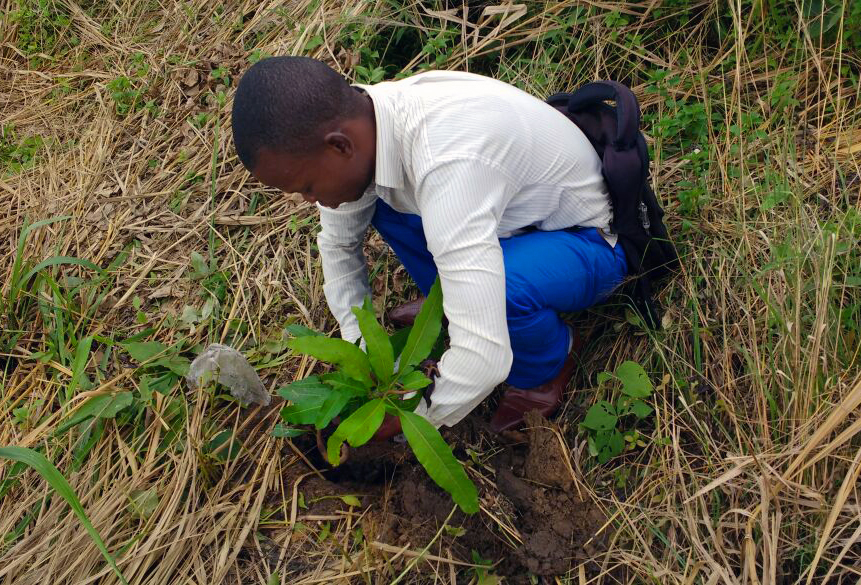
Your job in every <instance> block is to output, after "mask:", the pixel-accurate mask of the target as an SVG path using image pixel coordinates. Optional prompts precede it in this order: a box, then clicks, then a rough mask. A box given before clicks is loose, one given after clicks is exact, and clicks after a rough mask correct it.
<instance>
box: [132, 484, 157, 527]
mask: <svg viewBox="0 0 861 585" xmlns="http://www.w3.org/2000/svg"><path fill="white" fill-rule="evenodd" d="M129 508H130V509H131V513H132V515H133V516H136V517H137V518H139V519H141V520H149V518H150V516H152V515H153V513H154V512H155V511H156V508H158V493H157V492H156V491H155V488H149V489H148V490H134V491H132V493H130V494H129Z"/></svg>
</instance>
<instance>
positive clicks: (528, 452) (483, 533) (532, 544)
mask: <svg viewBox="0 0 861 585" xmlns="http://www.w3.org/2000/svg"><path fill="white" fill-rule="evenodd" d="M527 426H528V427H529V430H528V431H527V433H526V434H523V435H522V438H523V440H522V441H518V442H515V443H514V444H510V445H504V446H503V447H502V450H501V451H500V452H499V453H498V454H497V455H496V456H495V457H494V458H493V459H492V461H491V467H492V469H493V471H495V478H493V477H490V479H493V480H495V483H496V489H494V488H493V486H492V485H490V484H487V483H485V484H483V485H479V491H480V493H479V498H480V501H481V503H482V506H483V507H485V508H486V509H489V510H491V511H492V513H493V514H494V516H496V517H498V518H499V517H504V518H506V519H507V520H508V524H509V525H510V526H512V527H514V528H515V529H516V530H517V531H518V532H519V534H520V539H521V540H522V544H519V545H517V544H516V543H515V545H512V544H511V542H512V539H511V538H510V537H509V538H508V539H506V538H505V535H504V534H503V532H502V529H501V528H500V527H499V526H498V525H497V524H496V522H494V521H493V519H492V518H490V517H489V516H488V515H487V514H484V513H482V512H479V513H478V514H475V515H473V516H467V515H465V514H463V513H461V512H460V510H455V512H454V513H453V515H452V517H451V519H450V520H449V523H448V526H449V529H448V530H444V531H443V532H442V534H441V535H440V537H439V539H438V540H437V541H436V543H435V544H434V546H433V547H432V550H431V552H432V553H433V554H439V552H441V551H447V550H451V552H452V554H453V555H455V556H456V557H458V558H461V559H470V558H471V551H473V550H474V551H476V552H478V553H479V554H480V555H481V556H482V557H483V558H485V559H492V560H493V561H494V562H497V564H496V566H495V567H494V568H493V572H495V573H496V574H499V575H503V576H506V577H508V580H507V582H509V583H515V584H517V583H524V584H525V583H529V578H528V575H527V572H529V573H532V574H533V575H542V576H551V575H563V574H565V573H567V572H568V571H569V570H571V569H572V568H576V567H577V565H578V564H579V563H581V562H583V561H584V560H585V559H587V558H590V557H593V556H594V555H595V553H596V552H599V551H600V550H602V549H603V547H604V543H603V540H602V538H601V537H596V536H595V535H596V533H597V531H598V529H599V528H601V526H603V524H604V520H605V518H604V516H603V514H602V513H601V512H600V510H599V509H598V508H597V507H596V506H595V505H594V504H593V503H592V502H591V501H588V500H585V501H584V500H582V499H580V498H579V497H578V496H577V492H576V488H575V487H574V481H573V475H572V470H571V468H570V466H569V464H568V461H567V453H566V452H565V451H564V450H563V447H562V443H561V438H560V437H559V436H557V434H556V432H555V431H554V430H553V429H554V427H553V425H552V424H551V423H549V422H548V421H547V420H546V419H544V418H543V417H541V416H540V415H538V414H537V413H530V414H529V415H528V418H527ZM444 435H445V438H446V440H447V441H448V442H449V444H451V445H453V446H454V448H455V454H456V455H457V456H458V457H459V458H460V459H461V460H467V459H468V457H467V455H466V453H465V451H463V447H464V446H466V445H473V446H474V445H476V444H477V442H478V440H479V438H480V437H481V436H484V437H487V438H489V439H490V440H492V441H495V442H497V444H498V441H500V440H501V438H500V437H498V436H491V437H488V434H487V432H486V430H485V425H484V423H483V421H482V420H481V419H480V418H478V417H470V418H468V419H467V420H465V421H463V422H462V423H461V424H459V425H458V426H457V427H455V428H454V429H447V430H446V431H445V433H444ZM515 436H516V434H515ZM487 438H486V439H485V440H487ZM294 441H295V442H296V444H297V446H299V447H300V448H302V450H303V451H304V452H305V453H306V455H307V456H308V458H309V459H310V460H311V462H312V463H313V464H314V465H315V466H318V469H321V470H323V475H324V476H325V477H326V481H324V480H321V479H320V478H318V477H309V478H308V479H307V480H306V481H305V482H303V486H302V488H303V491H304V492H305V498H306V499H308V500H316V499H317V498H319V497H321V496H326V495H333V494H341V493H361V494H363V495H364V497H363V498H362V501H363V503H371V502H372V501H373V500H372V499H371V498H374V497H376V498H379V503H378V504H377V505H375V506H374V509H373V510H372V511H371V512H370V513H369V514H367V515H366V520H365V522H366V535H367V536H368V537H370V538H371V539H374V540H378V541H381V542H385V543H387V544H391V545H394V546H404V545H409V546H410V547H411V548H413V549H414V550H415V549H421V548H423V547H424V546H426V545H427V544H428V543H429V542H431V541H432V540H433V539H434V537H435V536H436V534H437V532H438V531H439V530H440V527H441V526H442V524H443V522H445V520H446V518H447V517H448V516H449V514H450V513H451V512H452V508H453V507H454V504H453V502H452V500H451V497H450V496H449V495H448V494H447V493H446V492H444V491H443V490H441V489H440V488H439V487H437V486H436V484H434V483H433V481H432V480H431V479H430V478H429V477H428V476H427V474H426V473H425V471H424V469H423V468H422V467H421V466H420V465H419V464H418V462H417V461H416V460H415V458H414V457H413V456H412V453H411V452H410V450H409V448H408V447H407V446H406V445H402V444H397V443H392V442H386V443H369V444H367V445H365V446H363V447H361V448H359V449H351V450H350V455H349V459H348V460H347V461H346V462H344V463H343V464H342V465H340V466H338V467H337V468H334V469H333V468H330V467H328V466H327V465H326V464H325V463H324V462H323V460H322V457H320V455H319V453H317V449H316V446H315V445H314V444H313V443H312V441H311V440H310V438H308V439H303V438H302V437H300V438H297V439H295V440H294ZM306 443H307V444H306ZM306 471H307V469H305V468H302V472H303V473H304V472H306ZM294 473H296V472H295V471H294ZM482 473H483V474H484V475H486V476H489V475H492V473H490V474H489V473H487V470H482ZM327 501H329V502H331V501H332V500H323V501H321V502H320V503H323V502H327ZM315 508H316V506H315ZM321 511H322V510H317V509H315V510H314V512H315V513H320V512H321ZM588 568H589V570H588V571H587V572H588V573H590V574H592V573H594V571H595V569H597V567H588Z"/></svg>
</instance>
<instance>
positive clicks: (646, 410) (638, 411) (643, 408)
mask: <svg viewBox="0 0 861 585" xmlns="http://www.w3.org/2000/svg"><path fill="white" fill-rule="evenodd" d="M631 412H632V413H633V414H634V416H636V417H637V418H640V419H643V418H646V417H647V416H649V415H650V414H652V407H651V406H649V405H648V404H646V403H645V402H643V401H642V400H634V401H633V402H631Z"/></svg>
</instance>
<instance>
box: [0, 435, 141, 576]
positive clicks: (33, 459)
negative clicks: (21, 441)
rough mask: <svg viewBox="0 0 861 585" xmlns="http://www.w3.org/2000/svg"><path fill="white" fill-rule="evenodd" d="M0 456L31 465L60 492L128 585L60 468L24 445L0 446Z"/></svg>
mask: <svg viewBox="0 0 861 585" xmlns="http://www.w3.org/2000/svg"><path fill="white" fill-rule="evenodd" d="M0 457H5V458H7V459H11V460H13V461H20V462H22V463H24V464H26V465H28V466H30V467H32V468H33V469H34V470H35V471H36V472H37V473H38V474H39V475H41V476H42V477H43V478H45V481H47V482H48V484H49V485H50V486H51V487H52V488H53V489H54V491H55V492H57V493H58V494H60V496H61V497H62V498H63V499H64V500H66V502H67V503H68V504H69V507H71V508H72V511H73V512H74V513H75V515H76V516H77V517H78V520H80V521H81V524H83V526H84V528H85V529H86V531H87V533H88V534H89V535H90V538H92V539H93V542H95V543H96V546H97V547H98V548H99V550H100V551H101V553H102V556H103V557H105V560H106V561H107V562H108V564H109V565H110V566H111V568H112V569H113V570H114V573H116V575H117V577H118V578H119V580H120V581H121V582H122V583H124V584H125V585H128V581H126V579H125V577H123V574H122V573H121V572H120V569H119V567H117V564H116V562H115V561H114V557H113V556H111V553H109V552H108V549H107V547H106V546H105V543H104V541H103V540H102V538H101V536H99V533H98V532H97V531H96V529H95V528H93V525H92V524H91V523H90V519H89V518H88V517H87V513H86V512H85V511H84V507H83V506H82V505H81V501H80V500H79V499H78V496H77V495H76V494H75V490H73V489H72V486H70V485H69V482H68V481H66V478H65V477H63V474H62V473H60V470H58V469H57V468H56V467H55V466H54V464H53V463H51V462H50V461H48V459H47V458H46V457H45V456H44V455H42V454H41V453H39V452H37V451H33V450H32V449H27V448H26V447H0Z"/></svg>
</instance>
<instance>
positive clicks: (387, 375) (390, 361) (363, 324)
mask: <svg viewBox="0 0 861 585" xmlns="http://www.w3.org/2000/svg"><path fill="white" fill-rule="evenodd" d="M353 314H354V315H355V316H356V319H357V320H358V321H359V330H360V331H361V332H362V338H363V339H364V340H365V345H366V346H367V348H368V360H369V361H370V362H371V368H373V370H374V374H376V376H377V380H379V381H380V383H382V384H388V383H389V382H390V381H391V379H392V373H393V372H394V369H395V356H394V352H393V350H392V344H391V342H389V335H388V334H387V333H386V330H385V329H383V327H382V325H380V324H379V322H377V318H376V317H375V316H374V313H373V312H371V311H368V310H367V309H360V308H359V307H353Z"/></svg>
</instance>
